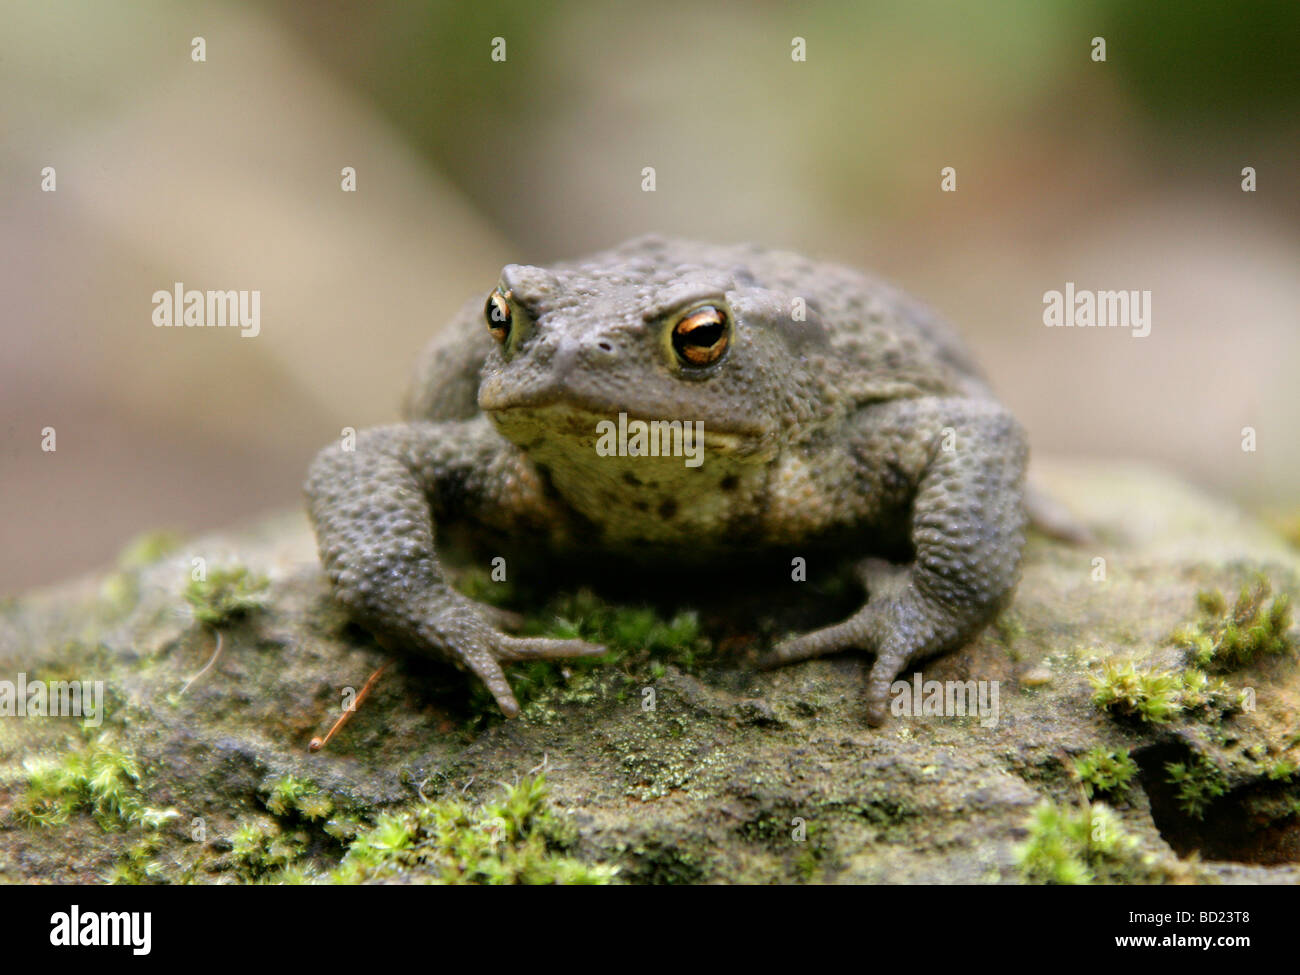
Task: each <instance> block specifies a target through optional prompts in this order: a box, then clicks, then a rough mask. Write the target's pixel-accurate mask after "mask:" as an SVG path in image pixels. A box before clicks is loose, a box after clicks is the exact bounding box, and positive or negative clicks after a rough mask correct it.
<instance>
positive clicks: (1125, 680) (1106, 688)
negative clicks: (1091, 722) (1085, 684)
mask: <svg viewBox="0 0 1300 975" xmlns="http://www.w3.org/2000/svg"><path fill="white" fill-rule="evenodd" d="M1088 679H1089V681H1091V683H1092V687H1093V695H1092V703H1093V704H1095V705H1096V706H1097V707H1099V708H1101V709H1102V710H1103V711H1109V712H1110V713H1112V714H1115V715H1119V716H1123V717H1130V718H1139V719H1141V720H1142V721H1145V722H1148V723H1150V724H1164V723H1166V722H1168V721H1171V720H1173V718H1174V717H1175V716H1176V715H1177V714H1178V712H1179V711H1181V710H1182V701H1181V693H1182V678H1181V675H1179V674H1177V673H1174V672H1172V671H1158V670H1138V669H1137V668H1136V667H1135V666H1134V665H1133V664H1132V663H1131V662H1125V663H1120V662H1118V661H1115V660H1107V661H1106V663H1105V665H1104V666H1103V669H1102V672H1101V673H1100V674H1098V675H1096V676H1092V677H1089V678H1088Z"/></svg>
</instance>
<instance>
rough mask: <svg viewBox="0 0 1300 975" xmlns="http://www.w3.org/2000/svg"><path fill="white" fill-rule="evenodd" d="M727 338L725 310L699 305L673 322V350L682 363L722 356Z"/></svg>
mask: <svg viewBox="0 0 1300 975" xmlns="http://www.w3.org/2000/svg"><path fill="white" fill-rule="evenodd" d="M728 338H729V332H728V329H727V315H726V312H724V311H723V310H722V309H721V308H718V307H716V306H714V305H701V306H700V307H698V308H696V309H695V310H694V311H692V312H691V313H690V314H689V315H687V316H685V317H684V318H682V319H680V320H679V321H678V322H677V324H676V325H674V326H673V351H674V352H676V353H677V358H679V359H680V360H681V361H682V364H683V365H685V366H695V367H699V366H709V365H712V364H713V363H715V362H717V361H718V360H719V359H720V358H722V353H723V352H725V351H726V349H727V340H728Z"/></svg>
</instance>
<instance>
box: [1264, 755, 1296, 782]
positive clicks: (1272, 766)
mask: <svg viewBox="0 0 1300 975" xmlns="http://www.w3.org/2000/svg"><path fill="white" fill-rule="evenodd" d="M1297 772H1300V766H1297V765H1296V763H1295V762H1293V761H1291V760H1290V759H1286V758H1279V759H1275V760H1274V761H1272V762H1270V763H1269V764H1268V765H1267V766H1266V767H1265V770H1264V774H1265V775H1267V776H1268V777H1269V779H1271V780H1272V781H1274V782H1290V781H1291V780H1292V779H1293V778H1295V776H1296V773H1297Z"/></svg>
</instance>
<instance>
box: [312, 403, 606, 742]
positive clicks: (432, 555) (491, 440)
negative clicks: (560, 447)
mask: <svg viewBox="0 0 1300 975" xmlns="http://www.w3.org/2000/svg"><path fill="white" fill-rule="evenodd" d="M526 464H527V462H526V461H525V460H524V459H523V458H522V457H521V456H520V455H519V453H518V451H516V450H515V449H514V448H513V447H511V446H510V445H509V444H507V443H506V441H504V440H503V439H502V438H501V437H500V435H499V434H497V433H496V431H495V430H493V429H492V428H491V426H490V425H489V424H488V422H487V421H486V420H485V419H482V418H479V419H475V420H467V421H463V422H442V423H406V424H398V425H394V426H388V427H379V428H376V429H372V430H365V431H363V432H362V433H361V434H360V435H359V436H358V437H357V441H356V445H355V449H353V450H345V449H344V448H343V447H342V446H334V447H329V448H327V449H325V450H323V451H321V453H320V454H319V455H317V457H316V459H315V461H314V462H313V463H312V466H311V470H310V472H309V473H308V477H307V484H306V492H307V500H308V510H309V512H310V514H311V520H312V524H313V526H314V527H315V530H316V540H317V544H318V546H319V549H320V557H321V562H322V564H323V565H324V567H325V571H326V573H327V574H328V575H329V578H330V581H331V582H332V583H333V587H334V594H335V596H336V597H337V598H338V599H339V600H340V601H341V602H342V603H343V604H344V605H345V606H346V607H347V608H348V610H349V611H350V612H351V613H352V614H353V615H354V617H355V618H356V619H357V621H358V622H360V623H362V624H363V625H365V626H367V627H369V628H371V629H373V630H374V631H376V633H377V634H379V635H381V636H382V637H384V638H385V642H387V643H392V644H397V645H401V646H403V647H407V648H410V649H412V650H415V651H417V652H425V653H433V654H437V655H440V656H442V657H445V658H446V659H449V660H451V661H452V662H453V663H455V664H457V665H459V666H462V667H466V668H468V669H469V670H471V671H472V672H473V673H474V674H475V675H477V676H478V678H479V679H480V680H482V681H483V683H484V684H485V685H486V686H487V688H488V690H489V691H491V692H492V696H493V697H494V698H496V701H497V704H498V705H499V706H500V708H501V710H502V712H504V713H505V715H506V716H507V717H514V716H515V715H516V714H518V713H519V704H518V702H517V701H516V700H515V696H514V694H513V693H511V690H510V685H509V683H507V681H506V678H505V675H504V673H502V670H501V662H502V661H510V660H526V659H532V658H538V657H577V656H588V655H591V654H598V653H603V652H604V648H603V647H600V646H597V645H595V644H591V643H586V642H584V641H582V640H551V639H543V638H520V637H512V636H508V635H507V634H504V633H501V632H500V631H498V630H497V629H496V628H495V627H493V626H492V625H491V624H490V623H489V622H488V621H487V619H485V614H484V608H483V607H480V606H479V605H478V604H477V603H475V602H474V601H472V600H470V599H468V598H466V597H465V596H463V595H461V594H460V593H458V592H457V591H456V590H454V589H452V587H451V586H450V585H448V583H447V580H446V577H445V575H444V573H443V570H442V566H441V564H440V563H439V560H438V555H437V552H436V550H435V545H434V542H435V537H436V529H435V523H436V522H438V521H442V522H444V523H446V521H447V520H448V519H451V518H460V517H466V518H472V519H474V520H476V521H482V522H485V523H487V524H497V525H501V524H505V525H510V524H512V523H515V522H527V521H529V519H530V509H537V510H538V511H540V510H541V509H543V508H544V502H543V500H542V499H541V497H540V488H539V487H538V486H537V483H536V479H535V477H534V476H533V475H532V472H531V471H530V470H529V469H527V466H526Z"/></svg>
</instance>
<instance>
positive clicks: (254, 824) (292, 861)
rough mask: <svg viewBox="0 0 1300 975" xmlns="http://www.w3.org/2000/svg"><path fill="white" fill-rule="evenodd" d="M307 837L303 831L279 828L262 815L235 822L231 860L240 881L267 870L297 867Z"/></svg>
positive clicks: (304, 849)
mask: <svg viewBox="0 0 1300 975" xmlns="http://www.w3.org/2000/svg"><path fill="white" fill-rule="evenodd" d="M310 842H311V837H310V836H309V835H308V833H307V832H306V831H305V830H300V829H289V830H286V829H283V828H282V827H281V826H280V824H279V823H277V822H276V821H275V820H273V819H271V818H269V817H266V816H257V817H245V818H242V819H240V820H239V822H238V823H237V824H236V826H235V831H234V832H233V833H232V834H231V837H230V845H231V859H232V860H233V861H234V864H235V868H236V872H237V873H238V874H239V875H240V877H241V879H244V880H257V879H260V878H262V877H264V876H265V875H267V874H268V873H270V872H271V871H275V870H282V869H285V868H287V867H291V866H297V865H298V860H299V858H300V857H302V855H303V854H304V852H305V851H306V850H307V847H308V845H309V844H310Z"/></svg>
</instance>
